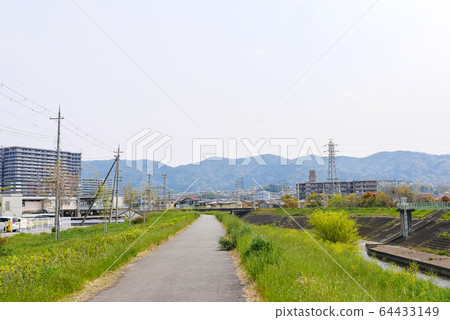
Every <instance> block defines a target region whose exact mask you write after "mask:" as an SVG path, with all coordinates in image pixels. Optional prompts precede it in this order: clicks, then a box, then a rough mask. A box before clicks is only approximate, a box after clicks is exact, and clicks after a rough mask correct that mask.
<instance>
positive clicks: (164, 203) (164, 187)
mask: <svg viewBox="0 0 450 320" xmlns="http://www.w3.org/2000/svg"><path fill="white" fill-rule="evenodd" d="M162 177H163V179H164V184H163V205H164V209H165V207H166V190H167V189H166V188H167V184H166V182H167V180H166V179H167V173H163V174H162Z"/></svg>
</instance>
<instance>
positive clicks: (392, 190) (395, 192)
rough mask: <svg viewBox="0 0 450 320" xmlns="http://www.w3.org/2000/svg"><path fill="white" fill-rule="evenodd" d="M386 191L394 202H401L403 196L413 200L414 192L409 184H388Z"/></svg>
mask: <svg viewBox="0 0 450 320" xmlns="http://www.w3.org/2000/svg"><path fill="white" fill-rule="evenodd" d="M385 192H386V194H387V195H388V197H389V199H390V200H391V201H392V202H394V203H399V202H400V201H401V199H402V198H403V197H405V198H406V200H407V201H408V202H413V193H412V191H411V188H410V187H409V186H405V185H399V186H388V187H386V190H385Z"/></svg>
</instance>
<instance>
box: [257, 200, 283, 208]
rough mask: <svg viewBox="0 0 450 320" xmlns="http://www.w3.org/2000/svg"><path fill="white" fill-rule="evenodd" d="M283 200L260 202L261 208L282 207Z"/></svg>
mask: <svg viewBox="0 0 450 320" xmlns="http://www.w3.org/2000/svg"><path fill="white" fill-rule="evenodd" d="M280 207H281V201H277V200H268V201H261V202H259V208H280Z"/></svg>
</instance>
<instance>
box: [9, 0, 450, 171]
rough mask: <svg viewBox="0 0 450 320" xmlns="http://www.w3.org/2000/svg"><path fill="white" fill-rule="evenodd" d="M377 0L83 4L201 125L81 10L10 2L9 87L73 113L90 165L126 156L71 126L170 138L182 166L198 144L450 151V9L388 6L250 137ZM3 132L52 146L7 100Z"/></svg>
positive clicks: (37, 118) (117, 137) (353, 152)
mask: <svg viewBox="0 0 450 320" xmlns="http://www.w3.org/2000/svg"><path fill="white" fill-rule="evenodd" d="M77 1H78V0H77ZM373 2H374V1H373V0H372V1H360V0H358V1H260V0H258V1H111V0H108V1H106V0H104V1H86V0H79V3H80V5H81V6H82V7H83V8H84V9H85V10H86V11H88V12H89V14H91V15H92V16H93V17H94V18H95V19H96V20H97V21H98V22H99V23H100V24H101V25H103V26H104V28H105V29H106V30H107V31H108V32H109V33H110V34H111V35H112V36H113V37H114V38H115V39H116V40H117V41H118V42H119V43H120V44H121V45H122V46H123V47H124V48H125V49H126V50H127V51H128V52H129V53H130V54H131V56H132V57H133V58H134V59H136V60H137V61H138V63H139V64H141V65H142V66H144V67H145V69H146V70H148V72H149V73H150V74H151V75H152V76H153V77H154V78H155V79H156V80H157V82H158V83H159V84H160V85H161V86H162V87H163V88H164V89H165V90H166V91H167V92H168V93H169V94H170V96H171V97H173V99H175V100H177V101H178V102H179V103H180V104H181V105H182V107H183V108H184V110H185V111H186V112H187V113H188V114H189V115H190V116H191V117H192V118H194V119H195V121H196V122H197V123H198V125H197V124H195V123H194V122H193V121H192V119H191V118H190V117H189V116H187V115H186V113H184V112H183V111H181V110H180V108H179V107H178V106H177V105H176V104H175V103H174V102H173V101H172V100H171V99H170V98H169V97H167V95H166V94H165V93H164V92H163V91H162V90H161V89H160V88H159V87H158V86H157V85H156V84H155V83H154V82H153V81H152V80H151V79H149V77H147V76H146V75H145V74H144V72H142V70H141V69H140V68H139V67H138V65H137V64H136V63H135V62H133V61H132V60H131V59H130V58H129V57H128V56H127V55H126V54H125V53H124V52H123V51H121V49H120V48H119V47H118V46H117V45H116V44H115V43H114V42H113V41H112V40H111V39H110V38H109V37H108V36H107V35H106V34H105V33H104V32H103V31H102V30H101V29H100V28H99V27H98V26H97V25H95V23H94V22H93V21H92V20H91V19H90V18H89V17H88V16H87V15H86V14H85V13H84V12H83V11H82V10H81V9H80V8H79V7H78V6H77V5H76V4H75V3H74V2H73V1H70V0H65V1H56V0H55V1H12V0H10V1H6V0H1V1H0V83H2V84H5V85H7V86H8V87H10V88H12V89H14V90H16V91H18V92H20V93H22V94H24V95H25V96H26V97H28V98H30V99H32V100H33V101H36V102H38V103H39V104H41V105H43V106H46V107H47V108H49V109H51V110H57V106H58V105H59V104H60V105H61V106H62V112H63V116H64V117H65V119H66V120H64V121H63V122H64V123H65V125H66V126H67V127H69V128H71V129H72V130H73V131H75V132H78V133H79V135H80V136H76V135H74V134H73V133H72V132H70V131H67V129H65V128H63V140H62V143H63V148H64V150H67V151H78V152H79V151H81V152H82V153H83V158H84V159H109V158H111V157H112V155H113V154H112V152H111V151H107V150H104V149H101V148H98V147H96V146H94V145H92V144H90V143H88V142H86V141H85V140H84V139H83V138H82V137H84V138H86V139H88V140H89V139H90V137H87V136H85V135H84V133H82V132H81V131H79V130H77V129H75V128H74V126H73V124H76V125H78V126H79V127H80V128H82V129H83V130H84V131H85V132H87V133H89V134H90V135H91V136H95V137H96V138H97V139H98V140H99V141H101V142H102V143H104V144H106V145H108V146H110V147H111V148H115V147H116V146H117V144H118V143H121V145H122V146H123V147H124V146H125V141H126V139H127V138H129V137H130V136H132V135H133V134H135V133H136V132H138V131H140V130H141V129H143V128H146V127H147V128H151V129H153V130H157V131H160V132H162V133H164V134H166V135H169V136H171V137H173V139H172V140H171V141H170V144H171V145H172V150H173V151H172V152H173V161H172V163H171V164H172V165H177V164H180V163H189V162H191V159H192V155H191V154H192V152H191V146H192V138H224V139H229V138H249V139H250V140H251V141H254V142H256V141H257V139H259V138H296V139H298V140H299V142H302V141H303V140H304V139H305V138H314V140H315V141H316V142H317V144H318V145H319V146H320V148H322V145H324V144H325V143H326V142H327V139H328V138H333V139H334V140H335V141H336V142H337V143H338V144H339V150H340V154H343V155H348V156H366V155H369V154H372V153H375V152H378V151H386V150H388V151H389V150H411V151H422V152H428V153H435V154H448V153H449V146H450V138H449V133H450V125H449V120H450V111H449V110H450V108H449V107H450V58H449V57H450V40H449V39H450V2H448V1H432V2H431V1H409V0H408V1H387V0H379V1H377V3H376V4H375V5H374V6H373V7H372V8H371V9H370V10H369V11H368V12H367V13H366V14H365V15H363V16H362V17H361V19H360V20H359V21H358V22H357V23H356V24H355V25H354V26H353V27H352V28H350V30H348V32H346V33H345V34H344V36H343V37H342V38H341V39H340V40H338V41H337V42H336V44H335V45H334V46H332V47H331V48H330V49H329V50H328V51H327V52H326V54H325V55H323V57H322V58H320V59H319V60H318V61H317V62H316V63H315V64H314V66H313V67H312V68H311V69H310V70H309V71H308V72H307V73H306V74H305V75H304V76H303V77H302V78H301V79H300V80H299V81H298V82H297V83H296V84H295V85H294V86H293V87H292V88H291V89H290V90H289V91H288V92H287V93H286V94H285V95H284V96H283V97H282V98H281V99H280V100H279V101H278V102H277V103H276V104H275V105H274V106H273V107H272V108H271V109H270V110H269V111H268V112H267V113H266V114H264V116H263V117H261V119H260V120H259V121H257V122H256V124H255V125H254V126H252V123H253V122H254V121H255V120H256V119H257V118H258V117H259V116H260V115H261V113H262V112H263V111H264V110H266V109H267V108H268V107H269V106H270V105H271V104H272V103H273V102H274V101H275V100H276V99H277V98H278V97H279V96H280V94H281V93H282V92H283V91H285V90H286V89H287V88H288V87H289V86H290V85H291V84H292V83H293V81H294V80H295V79H297V78H298V77H299V76H300V75H301V74H302V73H303V72H304V71H305V70H307V69H308V67H309V66H310V65H311V64H312V63H314V62H315V61H316V60H317V59H318V57H319V56H321V54H322V53H323V52H324V51H325V50H327V49H328V48H329V47H330V46H331V45H332V44H333V42H335V41H336V39H338V38H339V37H340V35H341V34H342V33H343V32H345V31H346V30H347V29H348V28H349V26H351V25H352V24H353V23H354V22H355V21H356V20H357V19H358V18H359V17H360V16H361V15H362V14H363V12H365V11H366V10H367V8H369V7H370V6H371V4H372V3H373ZM0 93H3V94H6V95H8V96H9V97H13V98H15V99H16V100H23V98H20V96H17V95H16V94H15V93H14V92H12V91H10V90H9V89H7V88H5V87H0ZM23 103H24V104H28V105H30V106H32V107H34V108H35V109H36V110H40V111H41V110H43V109H40V108H39V107H38V106H33V104H32V103H30V102H29V101H23ZM44 113H45V112H44ZM69 121H70V122H69ZM11 128H12V129H11ZM0 130H1V131H0V144H1V145H4V146H9V145H28V146H34V147H48V148H53V147H54V146H55V142H54V139H52V138H50V137H49V135H54V134H55V132H56V123H55V122H52V121H50V120H49V119H48V116H44V115H41V114H38V113H36V112H32V111H31V110H29V109H27V108H26V107H23V106H22V105H19V104H17V103H14V102H11V101H9V100H8V99H7V98H5V97H4V96H2V95H0ZM18 130H20V131H18ZM24 131H26V132H28V133H32V135H31V138H33V139H29V138H28V137H29V134H28V135H27V136H26V137H25V136H24V134H25V133H24ZM36 134H40V135H42V136H36ZM225 144H226V142H225ZM276 151H277V149H276V148H275V149H274V148H273V147H270V146H268V145H266V146H265V147H264V148H262V149H261V152H271V153H275V152H276ZM246 154H247V153H246V152H245V149H244V148H243V146H239V152H238V156H246ZM293 155H295V152H294V153H293Z"/></svg>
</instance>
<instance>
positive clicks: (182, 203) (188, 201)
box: [175, 197, 205, 208]
mask: <svg viewBox="0 0 450 320" xmlns="http://www.w3.org/2000/svg"><path fill="white" fill-rule="evenodd" d="M200 206H202V207H204V206H205V202H204V201H202V200H200V199H199V198H195V197H185V198H183V199H180V200H178V201H177V202H176V203H175V208H193V207H200Z"/></svg>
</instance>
